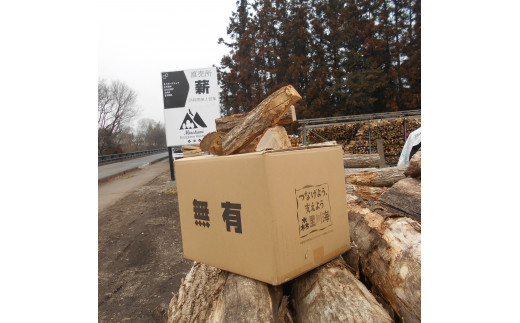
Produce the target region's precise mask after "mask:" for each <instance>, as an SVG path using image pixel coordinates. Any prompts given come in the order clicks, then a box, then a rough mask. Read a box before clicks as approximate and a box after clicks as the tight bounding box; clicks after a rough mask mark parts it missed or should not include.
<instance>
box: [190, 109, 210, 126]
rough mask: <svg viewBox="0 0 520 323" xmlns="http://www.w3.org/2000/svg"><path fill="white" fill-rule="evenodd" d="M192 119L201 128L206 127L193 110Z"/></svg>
mask: <svg viewBox="0 0 520 323" xmlns="http://www.w3.org/2000/svg"><path fill="white" fill-rule="evenodd" d="M193 121H195V123H197V124H198V125H199V126H201V127H202V128H206V127H207V126H206V124H205V123H204V120H202V118H201V117H200V115H199V113H198V112H195V116H194V117H193Z"/></svg>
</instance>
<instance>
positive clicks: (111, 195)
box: [98, 159, 193, 323]
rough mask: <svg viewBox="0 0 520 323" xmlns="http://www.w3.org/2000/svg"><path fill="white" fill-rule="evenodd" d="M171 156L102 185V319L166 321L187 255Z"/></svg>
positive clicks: (145, 322) (185, 269) (109, 321)
mask: <svg viewBox="0 0 520 323" xmlns="http://www.w3.org/2000/svg"><path fill="white" fill-rule="evenodd" d="M169 180H170V169H169V164H168V160H167V159H166V160H162V161H160V162H157V163H154V164H152V165H149V166H146V167H143V168H142V169H138V170H135V171H132V172H130V173H128V174H124V175H121V176H116V177H114V178H112V179H111V180H109V181H106V182H103V183H99V185H98V202H99V207H98V322H100V323H105V322H106V323H112V322H114V323H116V322H131V323H140V322H143V323H150V322H158V323H166V318H167V313H168V304H169V302H170V300H171V298H172V296H173V294H172V293H174V292H177V291H178V289H179V286H180V283H181V280H182V278H184V277H185V275H186V274H187V273H188V271H189V270H190V268H191V265H192V263H193V262H192V261H189V260H186V259H184V258H183V252H182V243H181V233H180V224H179V210H178V200H177V192H176V189H175V188H171V189H170V188H168V187H167V186H166V183H167V182H168V181H169Z"/></svg>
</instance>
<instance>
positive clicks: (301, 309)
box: [168, 86, 421, 323]
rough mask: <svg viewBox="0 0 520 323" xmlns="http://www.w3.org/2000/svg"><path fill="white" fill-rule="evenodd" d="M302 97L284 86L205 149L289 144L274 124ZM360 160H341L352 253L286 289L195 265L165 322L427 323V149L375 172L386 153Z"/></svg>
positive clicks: (210, 136) (236, 150)
mask: <svg viewBox="0 0 520 323" xmlns="http://www.w3.org/2000/svg"><path fill="white" fill-rule="evenodd" d="M299 99H300V96H299V95H298V93H297V92H296V91H295V90H294V88H292V86H287V87H283V88H282V89H280V90H278V91H277V92H275V93H274V94H272V95H271V96H269V97H268V98H267V99H266V100H264V101H262V103H260V105H259V106H257V107H256V108H255V109H253V110H252V111H251V112H250V113H248V114H247V115H241V116H233V117H232V118H230V119H229V120H234V119H237V118H239V119H240V120H241V121H239V122H237V123H236V124H235V125H234V126H233V127H232V128H230V129H228V130H227V131H226V130H224V131H222V128H220V131H219V127H217V132H215V133H213V134H208V136H207V137H206V138H204V140H203V141H202V142H201V149H202V150H205V151H209V152H210V153H212V154H218V155H229V154H235V153H241V152H246V151H258V150H262V149H266V148H265V147H267V149H277V148H280V146H282V148H283V146H285V145H287V143H285V144H281V142H284V141H285V140H284V138H287V134H286V133H285V136H284V135H283V131H281V130H275V128H277V127H280V126H279V121H280V120H281V119H282V118H284V116H287V110H289V107H290V106H291V105H292V104H294V102H296V101H298V100H299ZM291 118H292V119H295V118H293V117H291ZM229 120H228V122H229ZM255 120H256V121H255ZM259 123H261V124H262V125H261V126H258V124H259ZM281 128H282V129H283V127H281ZM269 132H272V133H273V134H269ZM289 145H290V143H289ZM363 157H364V158H361V159H359V158H357V157H353V156H352V155H345V157H344V166H345V167H346V168H345V183H346V184H345V185H346V188H347V196H346V203H348V210H349V211H348V212H349V214H348V216H349V222H350V235H351V246H352V249H351V250H350V251H348V252H346V253H345V254H343V255H341V256H340V257H338V258H336V259H333V260H331V261H329V262H328V263H326V264H324V265H322V266H320V267H318V268H316V269H314V270H311V271H310V272H308V273H306V274H303V275H301V276H299V277H297V278H295V279H293V280H291V281H289V282H286V283H285V284H283V285H280V286H271V285H269V284H266V283H263V282H260V281H257V280H254V279H251V278H247V277H244V276H241V275H237V274H233V273H230V272H227V271H223V270H220V269H217V268H214V267H211V266H208V265H205V264H201V263H198V262H194V264H193V266H192V268H191V270H190V272H189V273H188V275H187V276H186V277H185V278H184V280H183V281H182V283H181V286H180V288H179V291H178V292H177V293H176V294H174V296H173V298H172V300H171V302H170V305H169V311H168V322H169V323H174V322H394V321H404V322H418V321H420V319H421V313H420V304H421V297H420V295H421V291H420V283H421V271H420V269H421V254H420V243H421V237H420V227H421V225H420V151H419V152H418V153H417V154H416V155H415V156H414V157H413V158H412V161H411V163H410V165H409V166H403V167H389V168H377V165H380V160H379V159H378V158H379V155H377V154H376V155H373V156H372V155H367V156H363ZM353 167H354V168H353ZM360 167H362V168H360Z"/></svg>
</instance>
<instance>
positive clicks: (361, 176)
mask: <svg viewBox="0 0 520 323" xmlns="http://www.w3.org/2000/svg"><path fill="white" fill-rule="evenodd" d="M407 167H408V166H398V167H387V168H352V169H350V168H345V183H350V184H354V185H364V186H378V187H381V186H387V187H390V186H392V185H394V184H395V183H397V182H398V181H400V180H402V179H403V178H405V176H404V171H405V170H406V168H407Z"/></svg>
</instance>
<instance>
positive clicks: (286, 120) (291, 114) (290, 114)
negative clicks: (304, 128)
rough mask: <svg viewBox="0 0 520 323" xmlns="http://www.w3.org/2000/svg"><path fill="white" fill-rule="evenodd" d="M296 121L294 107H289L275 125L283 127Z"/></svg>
mask: <svg viewBox="0 0 520 323" xmlns="http://www.w3.org/2000/svg"><path fill="white" fill-rule="evenodd" d="M296 120H298V119H296V109H295V108H294V105H291V106H290V107H289V109H287V111H285V114H284V115H283V117H282V118H281V119H280V120H278V122H277V123H276V124H279V125H285V124H290V123H293V122H296Z"/></svg>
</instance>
